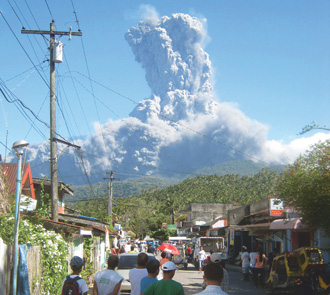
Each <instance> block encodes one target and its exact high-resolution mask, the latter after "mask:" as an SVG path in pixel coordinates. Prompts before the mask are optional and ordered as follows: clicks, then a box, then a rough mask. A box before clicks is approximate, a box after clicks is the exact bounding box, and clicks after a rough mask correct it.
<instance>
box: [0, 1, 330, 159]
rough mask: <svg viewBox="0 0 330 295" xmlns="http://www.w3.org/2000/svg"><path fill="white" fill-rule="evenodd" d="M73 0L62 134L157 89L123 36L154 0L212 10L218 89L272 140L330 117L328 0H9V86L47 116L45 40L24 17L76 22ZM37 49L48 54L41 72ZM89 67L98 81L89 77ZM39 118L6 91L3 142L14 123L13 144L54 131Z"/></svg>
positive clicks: (88, 128)
mask: <svg viewBox="0 0 330 295" xmlns="http://www.w3.org/2000/svg"><path fill="white" fill-rule="evenodd" d="M72 3H73V5H74V8H75V11H76V15H77V19H78V21H79V27H80V28H81V30H82V33H83V37H82V38H80V37H73V38H72V40H71V41H69V40H68V38H67V37H62V38H61V41H62V42H63V43H64V45H65V46H64V55H65V59H64V62H63V63H62V64H58V65H57V66H56V69H57V82H56V85H57V91H58V97H59V98H60V99H61V101H60V102H59V104H60V106H58V107H57V117H58V118H57V131H58V133H60V134H61V135H62V136H63V137H66V138H69V137H70V136H73V137H76V136H80V135H89V134H90V133H93V124H94V123H95V122H98V121H99V122H101V123H102V124H103V123H105V122H107V121H108V119H110V118H112V119H113V120H119V119H120V118H125V117H127V116H128V114H129V113H130V111H131V110H132V109H133V108H134V106H135V104H136V103H137V102H138V101H140V100H142V99H144V98H147V97H149V95H150V89H149V87H148V85H147V83H146V81H145V78H144V76H145V72H144V70H143V69H142V68H141V65H140V64H138V63H137V62H136V61H135V60H134V55H133V53H132V51H131V48H130V47H129V45H128V43H127V42H126V41H125V39H124V34H125V33H126V31H127V30H128V29H129V28H131V27H132V26H133V25H135V24H137V22H138V21H139V20H141V19H142V18H143V15H144V14H145V13H146V11H148V9H147V8H149V9H151V8H153V9H155V10H156V11H157V13H158V15H159V16H160V17H162V16H164V15H171V14H172V13H177V12H182V13H188V14H191V15H193V16H196V17H198V18H199V19H201V20H203V19H204V20H205V24H206V26H207V32H208V36H209V37H208V40H207V44H205V48H204V49H205V51H206V52H207V53H208V54H209V55H210V60H211V62H212V66H213V72H214V77H213V79H214V87H215V92H216V99H217V100H219V101H228V102H231V103H233V104H237V105H238V108H239V109H240V110H241V111H242V112H243V113H245V114H246V115H247V116H248V117H250V118H251V119H254V120H256V121H258V122H260V123H262V124H264V125H266V126H267V127H268V128H269V130H268V136H267V138H268V139H269V140H275V141H281V142H284V143H289V142H291V141H292V140H294V139H297V138H300V137H301V136H298V135H297V133H298V132H299V131H300V130H301V129H302V128H303V127H304V126H305V125H307V124H309V123H310V122H312V121H315V122H316V123H318V124H319V125H321V126H323V125H326V126H328V127H330V116H329V110H330V83H329V77H330V34H329V33H330V32H329V30H330V18H329V15H330V2H329V1H301V0H300V1H285V0H279V1H251V0H241V1H239V0H238V1H220V0H207V1H200V0H199V1H197V0H189V1H186V0H181V1H158V0H157V1H150V2H145V1H106V0H105V1H87V0H80V1H77V0H72V1H68V0H66V1H64V0H56V1H55V0H47V1H44V0H34V1H31V0H26V1H23V0H15V1H13V0H8V1H2V4H1V6H0V10H1V13H2V14H3V16H4V17H2V16H0V38H1V46H0V65H1V66H0V78H1V80H0V82H1V87H7V89H9V90H10V93H11V94H12V95H15V96H16V98H19V99H20V100H21V101H22V102H24V104H25V105H26V106H27V107H29V108H30V109H31V110H33V112H34V113H35V114H38V118H39V119H40V120H41V121H43V122H46V123H48V122H49V98H48V89H47V85H46V83H45V81H46V82H48V79H49V68H48V63H47V61H45V59H46V58H47V55H48V51H47V42H45V40H44V39H43V37H42V36H40V35H35V36H32V35H29V36H28V35H23V34H21V33H20V30H21V27H22V24H23V25H24V26H25V28H26V29H42V30H49V23H50V22H51V19H52V17H53V18H54V20H55V25H56V29H57V30H60V31H66V30H68V28H69V26H72V29H73V31H77V29H78V26H77V23H76V19H75V15H74V13H73V6H72ZM27 4H28V5H27ZM46 4H48V6H49V9H48V7H47V5H46ZM141 5H144V6H141ZM13 9H14V10H15V12H14V11H13ZM31 12H32V13H31ZM4 18H5V19H6V20H5V19H4ZM6 21H7V22H8V24H7V23H6ZM11 30H12V31H11ZM14 34H15V35H16V36H14ZM16 38H17V39H16ZM31 45H32V46H31ZM23 48H24V50H23ZM45 57H46V58H45ZM30 59H31V60H32V61H33V63H34V65H39V64H41V67H39V66H38V67H37V68H38V70H39V74H38V72H37V71H36V70H35V69H34V65H33V64H32V62H31V61H30ZM43 61H45V62H43ZM40 75H41V76H42V77H43V79H42V78H41V77H40ZM88 77H90V78H91V79H93V80H94V81H96V82H97V83H99V84H95V83H93V84H91V83H90V81H89V79H88ZM100 84H101V85H104V86H106V87H107V88H105V87H103V86H100ZM109 89H110V90H109ZM91 92H93V93H94V97H93V95H91V94H90V93H91ZM11 99H14V96H12V97H11ZM62 112H63V114H64V117H65V118H66V121H65V120H64V119H63V118H62ZM28 116H29V117H30V118H32V119H33V116H32V115H31V113H28ZM33 120H34V119H33ZM35 125H36V126H37V127H38V129H39V131H38V132H37V131H35V130H34V129H31V124H30V123H29V122H28V121H26V120H25V118H24V117H23V116H22V115H21V113H20V112H19V111H18V109H17V108H16V107H15V105H14V104H10V103H8V102H7V101H6V100H5V99H4V97H3V96H2V95H0V142H1V143H5V142H6V133H7V130H8V143H7V146H8V147H11V145H12V143H13V142H14V141H16V140H20V139H26V140H27V141H28V142H30V143H37V142H42V141H44V140H46V139H48V138H49V130H48V129H47V127H46V126H44V124H43V123H41V122H38V121H35ZM67 125H68V126H69V130H70V133H69V132H68V131H67ZM6 126H8V129H7V127H6ZM314 133H315V131H314V132H310V133H309V134H307V135H305V136H312V135H313V134H314ZM0 154H2V155H4V147H3V145H2V144H0Z"/></svg>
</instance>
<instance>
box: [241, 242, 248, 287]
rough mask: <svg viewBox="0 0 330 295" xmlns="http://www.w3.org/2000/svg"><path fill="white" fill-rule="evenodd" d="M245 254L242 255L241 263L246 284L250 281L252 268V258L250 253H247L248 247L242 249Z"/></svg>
mask: <svg viewBox="0 0 330 295" xmlns="http://www.w3.org/2000/svg"><path fill="white" fill-rule="evenodd" d="M242 250H243V253H242V254H241V261H242V273H243V280H244V281H245V282H248V281H249V267H250V258H249V252H248V251H247V247H246V246H243V247H242Z"/></svg>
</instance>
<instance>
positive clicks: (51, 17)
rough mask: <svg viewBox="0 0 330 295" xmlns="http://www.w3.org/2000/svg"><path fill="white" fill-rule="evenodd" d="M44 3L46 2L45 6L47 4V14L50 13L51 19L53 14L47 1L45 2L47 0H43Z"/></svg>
mask: <svg viewBox="0 0 330 295" xmlns="http://www.w3.org/2000/svg"><path fill="white" fill-rule="evenodd" d="M45 3H46V6H47V8H48V12H49V14H50V17H51V18H52V20H53V19H54V17H53V14H52V11H51V10H50V7H49V5H48V2H47V0H45Z"/></svg>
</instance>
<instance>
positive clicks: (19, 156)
mask: <svg viewBox="0 0 330 295" xmlns="http://www.w3.org/2000/svg"><path fill="white" fill-rule="evenodd" d="M28 145H29V143H28V142H27V141H25V140H19V141H16V142H14V143H13V147H12V148H13V149H14V150H15V151H16V156H17V178H16V204H15V238H14V268H13V288H12V290H13V293H12V294H13V295H16V294H17V290H16V289H17V264H18V225H19V224H18V222H19V203H20V196H21V182H22V179H21V169H22V155H23V148H24V147H26V146H28Z"/></svg>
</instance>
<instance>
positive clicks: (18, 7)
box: [7, 0, 47, 60]
mask: <svg viewBox="0 0 330 295" xmlns="http://www.w3.org/2000/svg"><path fill="white" fill-rule="evenodd" d="M7 2H8V4H9V5H10V7H11V8H12V10H13V11H14V13H15V15H16V17H17V18H18V20H19V22H20V23H21V26H22V28H24V27H25V26H24V24H23V22H22V20H21V19H20V17H19V16H18V14H17V13H16V10H15V9H14V7H13V6H12V5H11V3H10V2H9V0H7ZM14 3H15V5H16V7H17V9H18V11H19V13H20V14H21V15H22V17H23V19H24V21H25V23H26V25H27V26H28V27H29V28H30V25H29V23H28V21H27V19H26V18H25V16H24V14H23V13H22V11H21V9H20V6H19V5H18V4H17V3H16V1H15V0H14ZM25 4H26V6H27V7H28V10H29V11H30V14H31V15H32V17H33V19H34V20H35V23H36V25H37V27H38V28H39V26H38V23H37V21H36V19H35V17H34V15H33V13H32V11H31V9H30V6H29V4H28V3H27V2H26V0H25ZM27 37H28V41H29V43H30V46H31V48H32V50H33V52H34V55H35V57H36V59H37V60H38V59H39V58H38V55H37V53H36V50H35V48H34V46H33V44H32V42H31V39H30V36H27ZM33 38H34V39H35V40H36V43H37V45H38V46H39V48H40V50H41V51H43V49H42V48H41V45H40V43H39V41H38V40H37V38H36V36H35V35H34V36H33ZM46 45H47V43H46Z"/></svg>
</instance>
